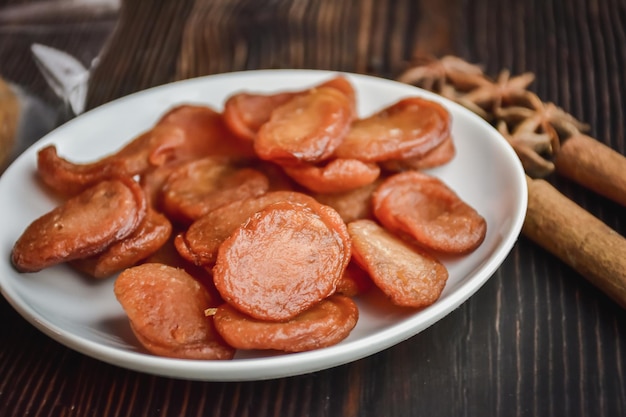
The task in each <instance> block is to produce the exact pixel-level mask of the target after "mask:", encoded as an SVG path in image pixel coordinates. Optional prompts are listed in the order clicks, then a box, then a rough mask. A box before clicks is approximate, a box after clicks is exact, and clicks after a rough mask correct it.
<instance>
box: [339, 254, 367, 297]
mask: <svg viewBox="0 0 626 417" xmlns="http://www.w3.org/2000/svg"><path fill="white" fill-rule="evenodd" d="M373 285H374V284H373V282H372V279H371V278H370V276H369V274H368V273H367V272H366V271H365V270H364V269H363V268H361V267H360V266H359V265H358V264H357V263H356V262H355V261H354V260H353V259H351V260H350V262H349V263H348V266H347V267H346V269H345V271H343V275H341V279H340V280H339V282H338V283H337V294H342V295H347V296H348V297H355V296H357V295H359V294H363V293H366V292H367V291H369V290H370V288H372V286H373Z"/></svg>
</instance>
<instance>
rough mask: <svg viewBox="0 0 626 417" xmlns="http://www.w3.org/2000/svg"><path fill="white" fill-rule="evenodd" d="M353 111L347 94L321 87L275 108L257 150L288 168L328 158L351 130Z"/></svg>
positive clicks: (260, 156) (264, 126) (257, 139)
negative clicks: (292, 165)
mask: <svg viewBox="0 0 626 417" xmlns="http://www.w3.org/2000/svg"><path fill="white" fill-rule="evenodd" d="M352 119H353V110H352V104H351V103H350V100H349V99H348V97H346V95H345V94H344V93H342V92H341V91H339V90H337V89H336V88H331V87H320V88H315V89H312V90H310V91H309V92H308V93H307V94H304V95H297V96H296V97H294V98H293V99H292V100H290V101H288V102H287V103H285V104H283V105H282V106H280V107H278V108H276V109H274V111H273V112H272V115H271V117H270V119H269V120H268V121H267V122H266V123H265V124H263V126H261V128H260V129H259V133H258V134H257V137H256V139H255V140H254V150H255V151H256V153H257V155H258V156H259V158H261V159H264V160H268V161H273V162H276V163H278V164H280V165H288V164H294V163H299V162H309V163H316V162H321V161H324V160H326V159H328V158H329V157H330V156H331V155H332V154H333V152H334V151H335V149H336V148H337V147H338V146H339V145H340V144H341V142H342V140H343V138H344V136H345V134H346V133H347V132H348V130H349V129H350V123H351V122H352Z"/></svg>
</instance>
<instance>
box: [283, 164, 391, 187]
mask: <svg viewBox="0 0 626 417" xmlns="http://www.w3.org/2000/svg"><path fill="white" fill-rule="evenodd" d="M284 169H285V172H286V173H287V175H289V176H290V177H291V178H292V179H293V180H294V181H295V182H297V183H298V184H300V185H302V186H303V187H305V188H306V189H308V190H309V191H313V192H315V193H340V192H345V191H350V190H354V189H355V188H359V187H363V186H365V185H368V184H371V183H373V182H374V181H376V179H378V176H379V175H380V167H379V166H378V165H376V164H374V163H371V162H370V163H368V162H362V161H359V160H358V159H340V158H337V159H333V160H330V161H328V162H327V163H323V164H319V165H314V164H305V163H302V164H298V165H292V166H285V167H284Z"/></svg>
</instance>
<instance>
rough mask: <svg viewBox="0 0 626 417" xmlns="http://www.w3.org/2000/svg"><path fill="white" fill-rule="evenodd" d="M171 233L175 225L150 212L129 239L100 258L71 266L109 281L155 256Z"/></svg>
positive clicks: (106, 250)
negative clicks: (123, 271) (122, 271)
mask: <svg viewBox="0 0 626 417" xmlns="http://www.w3.org/2000/svg"><path fill="white" fill-rule="evenodd" d="M171 233H172V224H171V223H170V221H169V220H168V219H167V217H165V216H164V215H162V214H161V213H158V212H156V211H154V210H153V209H151V208H148V212H147V213H146V216H145V217H144V219H143V221H142V222H141V223H140V224H139V227H137V229H136V230H135V231H134V232H133V233H131V234H130V235H129V236H128V237H126V238H124V239H122V240H120V241H118V242H115V243H113V244H112V245H111V246H109V247H108V248H106V249H105V250H104V251H103V252H101V253H98V254H97V255H94V256H92V257H89V258H82V259H76V260H74V261H72V263H71V264H72V266H73V267H74V268H76V269H78V270H80V271H82V272H84V273H86V274H88V275H90V276H92V277H94V278H106V277H109V276H111V275H113V274H115V273H117V272H120V271H121V270H123V269H126V268H130V267H131V266H135V265H136V264H137V263H139V262H140V261H141V260H143V259H145V258H146V257H148V256H150V255H152V254H153V253H154V252H156V251H157V250H158V249H159V248H161V246H163V245H164V244H165V242H167V240H168V239H169V237H170V234H171Z"/></svg>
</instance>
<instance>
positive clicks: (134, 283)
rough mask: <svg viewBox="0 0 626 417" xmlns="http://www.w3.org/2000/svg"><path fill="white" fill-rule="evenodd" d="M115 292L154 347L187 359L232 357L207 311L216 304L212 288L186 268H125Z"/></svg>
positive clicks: (141, 338)
mask: <svg viewBox="0 0 626 417" xmlns="http://www.w3.org/2000/svg"><path fill="white" fill-rule="evenodd" d="M114 291H115V296H116V297H117V299H118V300H119V302H120V304H121V305H122V307H123V308H124V311H125V312H126V314H127V315H128V319H129V321H130V325H131V328H132V330H133V333H134V334H135V336H137V339H138V340H139V341H140V342H141V344H142V345H143V346H144V347H145V348H146V349H147V350H148V351H150V352H152V353H154V354H156V355H160V356H168V357H173V358H183V359H231V358H232V357H233V355H234V353H235V350H234V349H233V348H232V347H231V346H229V345H227V344H226V343H224V341H223V340H222V339H221V337H220V336H219V334H218V333H217V331H216V330H215V326H214V325H213V322H212V321H211V320H207V318H206V317H205V315H204V311H205V310H206V309H208V308H211V307H214V306H215V301H214V300H212V299H211V296H210V294H209V292H208V291H206V289H205V288H204V287H202V285H200V283H198V282H197V281H196V280H195V279H193V277H191V275H189V274H187V272H185V271H184V270H182V269H178V268H174V267H171V266H168V265H163V264H156V263H148V264H143V265H139V266H135V267H132V268H128V269H126V270H125V271H123V272H122V273H121V274H120V275H119V277H118V278H117V279H116V280H115V286H114Z"/></svg>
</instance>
